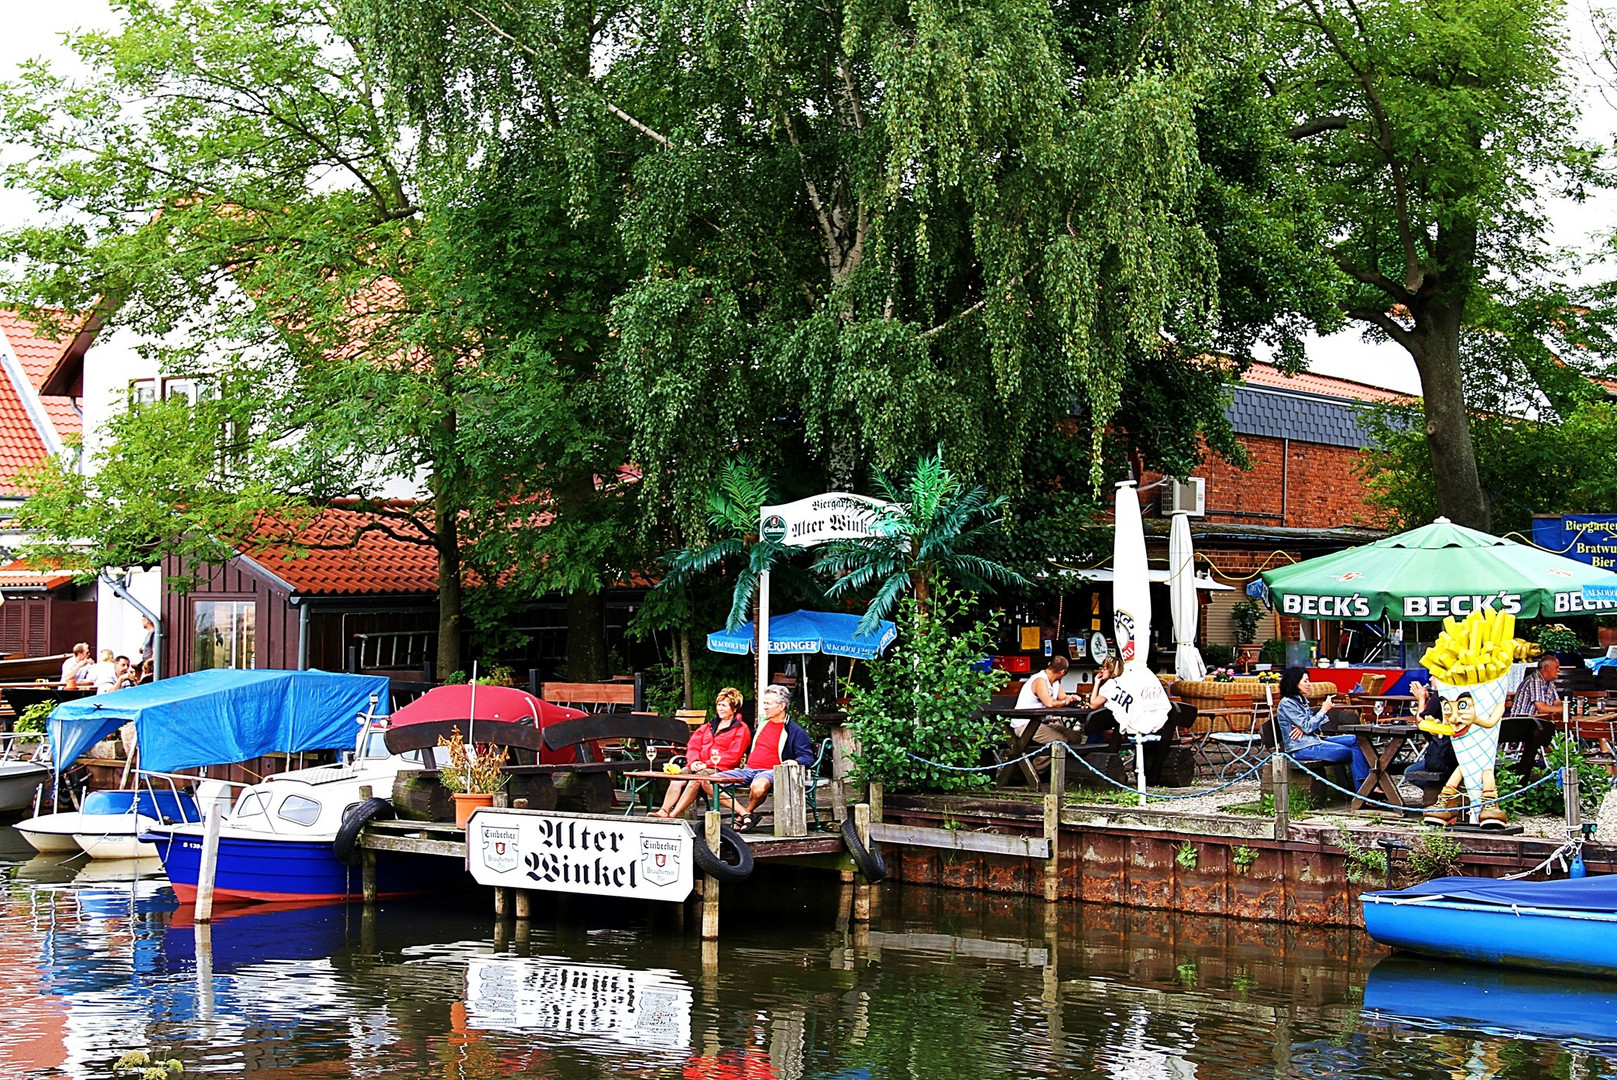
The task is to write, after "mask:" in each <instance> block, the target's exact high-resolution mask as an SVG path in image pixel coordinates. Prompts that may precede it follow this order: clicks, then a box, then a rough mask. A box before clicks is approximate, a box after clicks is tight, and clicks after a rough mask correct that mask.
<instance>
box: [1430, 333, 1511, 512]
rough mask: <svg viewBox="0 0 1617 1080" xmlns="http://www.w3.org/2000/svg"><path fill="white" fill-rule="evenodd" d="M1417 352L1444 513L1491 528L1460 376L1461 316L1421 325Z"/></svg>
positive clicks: (1435, 480)
mask: <svg viewBox="0 0 1617 1080" xmlns="http://www.w3.org/2000/svg"><path fill="white" fill-rule="evenodd" d="M1428 327H1429V330H1428V332H1427V333H1425V334H1420V335H1419V337H1418V343H1417V348H1416V349H1414V350H1412V352H1413V354H1414V357H1415V366H1416V368H1418V369H1419V370H1420V382H1421V396H1422V398H1423V399H1424V402H1425V413H1426V449H1427V452H1428V453H1430V454H1431V456H1432V481H1433V484H1434V486H1435V487H1436V490H1437V508H1438V511H1439V512H1440V513H1441V514H1442V515H1443V516H1444V517H1446V518H1448V519H1449V520H1450V521H1452V522H1454V523H1455V524H1457V525H1465V526H1468V527H1469V528H1473V529H1481V530H1482V531H1483V532H1487V531H1488V530H1489V529H1490V528H1491V527H1492V524H1493V522H1492V514H1491V513H1490V512H1489V508H1488V500H1487V497H1486V496H1484V495H1483V492H1482V480H1481V478H1480V477H1479V476H1478V474H1477V452H1476V448H1475V447H1474V446H1473V445H1472V442H1471V419H1470V415H1469V413H1467V411H1466V407H1465V383H1464V380H1463V378H1462V377H1461V374H1460V327H1459V322H1458V320H1449V319H1446V318H1441V317H1439V318H1436V319H1433V320H1432V321H1431V322H1430V323H1428V324H1426V326H1423V327H1421V329H1427V328H1428Z"/></svg>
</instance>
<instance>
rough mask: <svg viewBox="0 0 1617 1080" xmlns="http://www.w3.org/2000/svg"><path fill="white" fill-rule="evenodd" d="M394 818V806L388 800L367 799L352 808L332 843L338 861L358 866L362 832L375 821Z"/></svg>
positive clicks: (338, 828)
mask: <svg viewBox="0 0 1617 1080" xmlns="http://www.w3.org/2000/svg"><path fill="white" fill-rule="evenodd" d="M392 818H393V804H392V803H390V802H388V801H387V800H386V799H366V800H365V801H364V802H361V803H355V804H354V805H353V806H350V807H349V808H348V811H347V813H345V814H343V816H342V824H341V825H340V826H338V827H337V838H336V839H335V840H333V841H332V842H331V847H332V850H333V851H335V852H336V854H337V861H338V862H340V863H342V864H343V865H344V866H358V865H359V834H360V832H361V830H363V829H364V828H365V826H367V825H369V824H370V823H371V822H373V821H391V820H392Z"/></svg>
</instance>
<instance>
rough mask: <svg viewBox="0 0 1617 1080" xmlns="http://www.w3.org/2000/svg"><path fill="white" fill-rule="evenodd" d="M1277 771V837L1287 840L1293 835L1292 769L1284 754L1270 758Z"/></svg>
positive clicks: (1275, 786) (1275, 788)
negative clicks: (1288, 766)
mask: <svg viewBox="0 0 1617 1080" xmlns="http://www.w3.org/2000/svg"><path fill="white" fill-rule="evenodd" d="M1269 760H1270V761H1271V762H1272V763H1273V765H1274V771H1275V782H1274V792H1275V839H1276V840H1285V839H1287V838H1288V837H1290V836H1291V770H1290V769H1288V768H1287V767H1286V766H1287V765H1288V764H1289V761H1288V759H1287V758H1286V756H1285V755H1284V754H1279V753H1277V754H1275V756H1274V757H1272V758H1270V759H1269Z"/></svg>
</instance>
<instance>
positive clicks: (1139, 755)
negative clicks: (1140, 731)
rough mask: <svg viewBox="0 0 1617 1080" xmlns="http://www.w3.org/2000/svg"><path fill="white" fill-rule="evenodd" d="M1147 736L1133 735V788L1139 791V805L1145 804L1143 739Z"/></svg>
mask: <svg viewBox="0 0 1617 1080" xmlns="http://www.w3.org/2000/svg"><path fill="white" fill-rule="evenodd" d="M1146 738H1147V736H1145V735H1136V736H1134V790H1136V791H1138V792H1139V793H1140V805H1141V806H1144V805H1145V740H1146Z"/></svg>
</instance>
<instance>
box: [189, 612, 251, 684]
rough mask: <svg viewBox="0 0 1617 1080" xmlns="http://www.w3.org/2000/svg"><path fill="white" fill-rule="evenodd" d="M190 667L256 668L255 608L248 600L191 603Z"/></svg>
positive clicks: (203, 668)
mask: <svg viewBox="0 0 1617 1080" xmlns="http://www.w3.org/2000/svg"><path fill="white" fill-rule="evenodd" d="M191 610H192V621H191V625H192V631H193V633H192V639H191V670H192V671H205V670H207V669H208V668H253V667H257V666H258V664H257V649H256V646H257V642H258V633H257V629H256V622H257V614H258V611H257V607H256V606H255V605H254V604H253V602H252V601H251V600H196V601H193V602H192V608H191Z"/></svg>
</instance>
